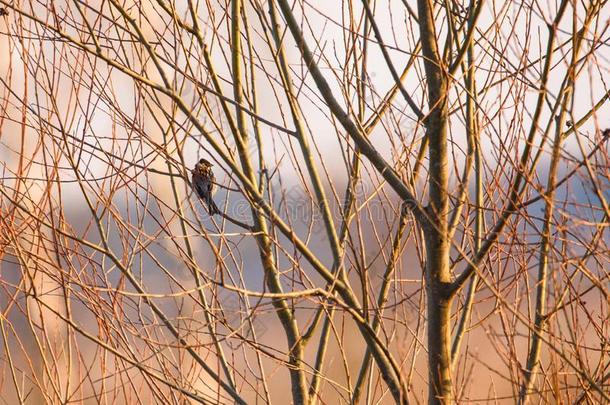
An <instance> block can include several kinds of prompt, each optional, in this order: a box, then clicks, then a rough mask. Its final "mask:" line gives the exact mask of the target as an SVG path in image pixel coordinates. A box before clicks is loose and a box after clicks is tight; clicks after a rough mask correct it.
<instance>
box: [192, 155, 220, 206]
mask: <svg viewBox="0 0 610 405" xmlns="http://www.w3.org/2000/svg"><path fill="white" fill-rule="evenodd" d="M191 174H192V179H193V180H192V181H193V188H194V189H195V191H196V192H197V195H199V198H201V200H202V201H203V202H204V203H205V205H206V206H207V209H208V213H209V214H210V215H215V214H219V213H220V210H219V209H218V207H217V206H216V203H214V200H213V199H212V196H213V195H214V191H216V178H215V177H214V172H213V171H212V163H210V162H208V161H207V160H205V159H199V162H197V164H196V165H195V167H194V168H193V170H191Z"/></svg>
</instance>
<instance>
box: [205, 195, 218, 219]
mask: <svg viewBox="0 0 610 405" xmlns="http://www.w3.org/2000/svg"><path fill="white" fill-rule="evenodd" d="M208 212H209V213H210V215H216V214H220V210H219V209H218V206H217V205H216V203H215V202H214V200H213V199H212V197H210V198H208Z"/></svg>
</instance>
